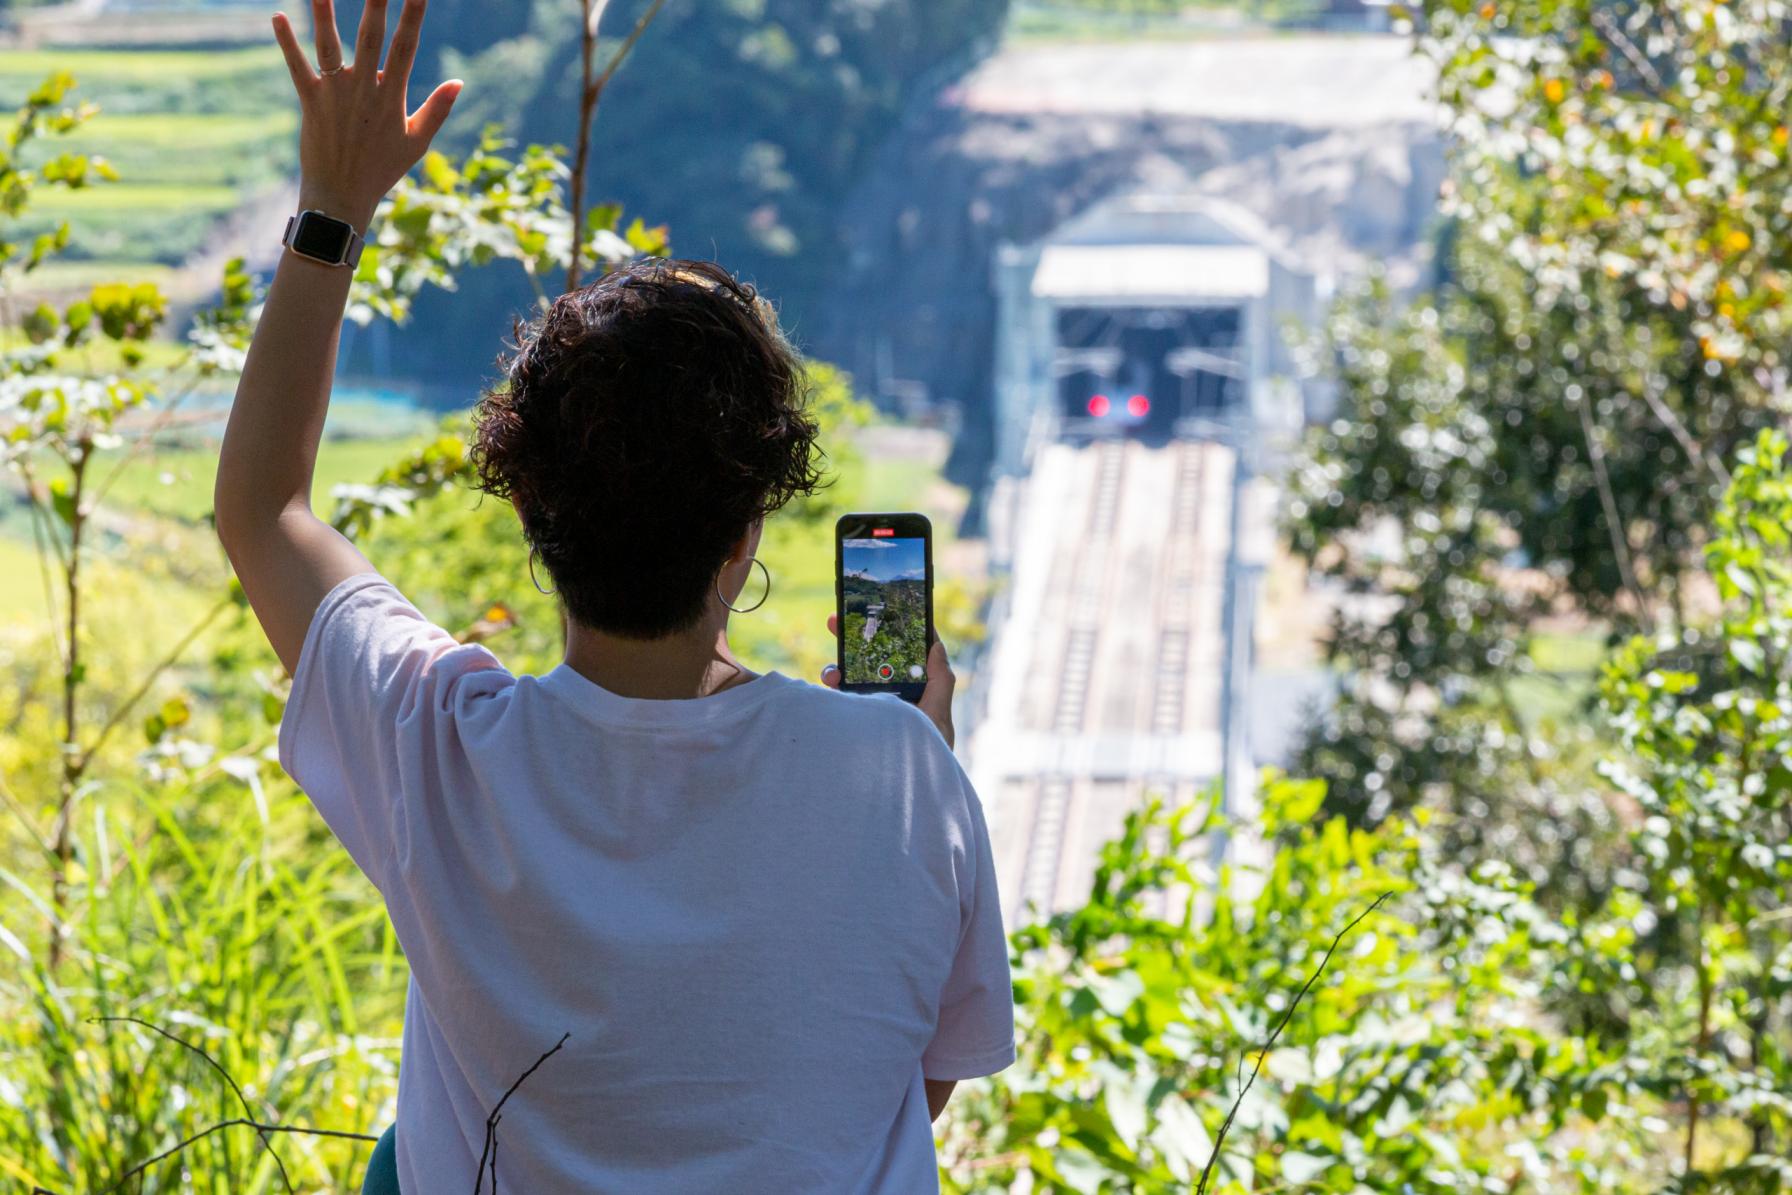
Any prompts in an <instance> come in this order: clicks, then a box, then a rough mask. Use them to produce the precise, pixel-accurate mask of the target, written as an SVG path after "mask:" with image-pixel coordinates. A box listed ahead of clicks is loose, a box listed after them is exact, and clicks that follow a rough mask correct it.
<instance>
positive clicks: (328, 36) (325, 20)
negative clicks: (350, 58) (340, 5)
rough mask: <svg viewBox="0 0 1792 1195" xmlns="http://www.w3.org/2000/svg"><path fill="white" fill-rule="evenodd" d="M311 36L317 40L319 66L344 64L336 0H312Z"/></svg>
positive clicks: (325, 69) (334, 66)
mask: <svg viewBox="0 0 1792 1195" xmlns="http://www.w3.org/2000/svg"><path fill="white" fill-rule="evenodd" d="M311 36H312V37H313V38H314V39H315V40H316V42H317V68H318V69H319V70H324V71H331V70H335V69H336V68H337V67H339V66H341V65H342V38H341V37H340V36H338V35H337V33H336V0H311Z"/></svg>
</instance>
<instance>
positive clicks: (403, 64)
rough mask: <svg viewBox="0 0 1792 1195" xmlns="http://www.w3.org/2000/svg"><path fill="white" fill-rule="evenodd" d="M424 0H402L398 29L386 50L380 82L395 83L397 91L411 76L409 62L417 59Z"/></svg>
mask: <svg viewBox="0 0 1792 1195" xmlns="http://www.w3.org/2000/svg"><path fill="white" fill-rule="evenodd" d="M425 7H427V4H426V0H404V10H403V11H402V12H400V13H399V14H398V29H397V30H396V31H395V32H394V33H393V34H392V47H391V49H389V50H387V51H386V68H385V72H384V73H383V74H382V75H381V76H380V82H381V83H382V84H384V83H397V84H398V88H399V91H400V92H402V91H403V90H404V85H405V84H406V83H408V82H409V81H410V78H411V64H412V63H414V62H416V61H417V42H418V40H419V38H420V37H421V36H422V29H423V10H424V8H425Z"/></svg>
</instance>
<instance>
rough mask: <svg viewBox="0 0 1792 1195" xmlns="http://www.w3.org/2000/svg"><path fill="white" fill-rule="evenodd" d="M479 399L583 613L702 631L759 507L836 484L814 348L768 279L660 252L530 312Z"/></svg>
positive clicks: (591, 622)
mask: <svg viewBox="0 0 1792 1195" xmlns="http://www.w3.org/2000/svg"><path fill="white" fill-rule="evenodd" d="M515 336H516V351H515V352H514V353H510V354H506V355H505V356H501V357H500V358H499V359H498V364H499V367H500V369H501V370H502V371H503V374H504V376H503V377H502V378H501V379H500V381H499V382H498V384H497V385H496V386H495V387H494V388H492V389H491V390H488V391H487V392H486V393H485V395H484V396H483V397H482V398H481V399H480V402H479V405H478V407H477V408H476V409H475V411H474V444H473V451H472V457H473V463H474V466H475V468H476V469H477V470H478V474H479V483H480V489H482V490H484V491H485V492H486V493H488V494H492V495H495V496H497V497H500V498H506V499H509V500H510V501H511V503H513V504H514V505H515V507H516V511H517V514H518V516H519V517H520V518H521V520H522V523H523V534H524V536H525V538H527V540H528V541H529V545H530V548H531V549H532V550H533V551H535V552H536V553H539V555H540V557H541V562H542V563H543V564H544V565H545V566H546V567H547V571H548V573H549V574H550V575H551V576H552V577H553V579H554V586H555V589H556V590H557V592H558V593H559V594H560V597H561V600H562V601H564V602H565V603H566V610H567V613H568V615H569V616H570V617H571V618H573V619H575V620H577V621H578V622H579V623H581V624H582V625H584V626H588V627H591V628H593V629H596V630H600V631H605V632H608V633H610V634H615V635H623V636H627V637H629V638H634V639H658V638H662V637H664V636H666V635H671V634H675V633H677V632H679V631H683V630H688V629H689V628H691V627H693V626H695V625H696V624H697V623H698V621H699V620H700V619H701V618H702V616H703V612H704V608H705V606H706V604H707V602H708V600H709V595H710V593H711V590H712V587H713V586H714V583H715V577H716V573H717V571H718V570H719V569H720V568H721V566H722V564H723V563H724V561H726V559H727V557H728V553H729V550H730V549H731V548H732V547H733V546H734V545H735V544H736V543H737V542H739V540H740V537H741V536H742V535H743V534H745V533H746V531H747V529H748V528H749V527H750V526H751V525H752V524H753V523H754V521H756V520H758V519H761V518H763V517H765V516H766V515H768V514H771V513H772V512H773V511H776V510H778V509H779V508H780V507H782V506H783V505H784V504H785V503H787V502H789V501H790V500H791V499H792V498H795V497H797V496H798V495H801V494H808V493H811V492H813V491H814V490H815V489H816V487H817V486H818V485H819V484H820V479H821V474H820V469H819V460H820V450H819V449H818V448H817V447H816V444H815V435H816V425H815V421H814V420H813V419H812V418H810V416H809V415H808V414H807V413H806V411H805V409H804V408H805V405H806V403H807V398H808V394H807V389H806V386H805V382H804V377H805V375H804V371H803V366H802V361H801V359H800V358H799V357H798V355H797V353H796V351H795V350H794V349H793V348H791V346H790V344H789V342H788V341H786V340H785V339H784V336H783V334H782V333H781V332H780V331H779V330H778V324H777V317H776V315H775V314H774V313H773V311H772V309H771V306H770V305H769V304H768V303H766V302H765V300H764V299H762V298H761V297H760V296H759V295H758V294H757V293H756V292H755V291H754V290H753V288H752V287H751V286H748V285H746V284H744V283H741V282H739V281H737V280H736V279H735V278H734V277H733V276H732V275H730V274H729V273H728V271H726V270H724V269H722V268H721V267H720V266H717V265H714V264H711V263H709V262H700V261H681V260H658V259H649V260H646V261H641V262H637V263H635V264H633V265H629V266H626V267H624V268H622V269H619V270H616V271H615V272H614V273H611V274H609V275H607V276H605V277H604V278H602V279H600V280H598V281H596V282H593V283H591V284H590V285H589V286H585V287H582V288H580V289H579V290H575V291H571V292H569V293H567V294H564V295H562V296H560V298H558V299H556V300H555V301H554V303H553V305H552V306H551V307H549V308H548V309H547V310H546V311H545V312H543V313H542V314H540V315H539V316H537V317H536V318H535V319H534V320H532V321H531V322H529V323H528V324H522V323H520V322H519V323H518V324H517V326H516V329H515Z"/></svg>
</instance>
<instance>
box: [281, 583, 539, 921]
mask: <svg viewBox="0 0 1792 1195" xmlns="http://www.w3.org/2000/svg"><path fill="white" fill-rule="evenodd" d="M471 676H480V677H481V678H485V677H490V678H492V679H494V680H496V679H498V678H500V677H501V678H502V679H503V680H506V681H507V680H509V673H507V672H505V671H504V668H503V665H501V664H500V663H499V662H498V660H497V658H496V657H494V656H493V655H492V654H491V653H490V652H489V651H486V650H485V649H484V648H483V647H477V646H471V645H463V644H461V643H459V642H457V641H456V640H455V638H454V637H453V636H452V635H450V634H449V633H448V632H447V631H444V630H443V629H442V628H441V627H438V626H436V625H434V624H433V623H431V622H430V621H429V620H428V619H427V618H425V617H424V616H423V615H422V614H421V613H419V612H418V610H417V608H416V607H415V606H413V605H411V603H410V602H408V601H406V600H405V597H404V595H403V594H401V593H399V592H398V590H397V589H396V588H394V587H393V586H392V584H391V583H390V582H388V581H387V580H386V579H385V578H384V577H381V576H380V575H379V574H378V573H361V574H358V575H356V576H353V577H349V578H347V579H346V580H344V581H342V582H341V583H340V584H338V585H337V586H336V587H335V588H334V589H332V590H331V591H330V592H329V594H328V595H326V596H325V598H324V600H323V602H322V603H320V604H319V606H318V608H317V611H316V613H314V614H313V615H312V617H311V626H310V628H309V629H308V630H307V631H306V633H305V642H304V645H303V647H302V648H301V649H300V651H299V663H298V667H297V669H296V670H295V671H294V673H293V678H292V694H291V696H290V697H289V698H288V699H287V703H286V713H285V716H284V717H283V718H282V719H281V722H280V738H279V754H280V766H281V767H283V768H285V769H286V772H287V774H288V775H289V776H291V777H292V778H293V779H294V780H295V781H297V782H298V784H299V787H300V788H302V789H304V790H305V793H306V795H307V796H309V797H310V798H311V803H312V804H313V805H315V806H317V811H318V812H319V813H320V814H322V815H323V819H324V821H325V822H326V823H327V824H328V825H329V827H330V829H331V830H332V831H333V832H334V833H335V835H336V837H337V838H338V839H339V840H340V841H341V843H342V845H343V846H344V847H346V848H347V849H348V852H349V854H350V855H351V856H353V858H354V860H355V863H356V865H358V866H359V867H360V869H361V870H362V872H363V873H365V874H366V876H367V878H368V879H370V880H372V881H373V883H374V885H375V886H376V887H378V888H379V889H381V891H385V890H386V889H387V881H388V878H389V877H390V876H391V874H392V867H393V860H394V858H395V857H396V853H397V852H398V850H400V849H401V844H402V843H403V841H404V840H405V838H406V837H407V825H406V820H405V818H406V804H407V803H406V794H407V788H414V787H415V786H416V784H417V783H418V779H419V775H420V774H421V773H422V772H424V771H425V770H426V769H430V768H440V767H441V766H443V764H444V762H445V761H444V759H443V755H444V751H445V750H446V751H450V752H451V751H452V750H453V746H454V741H455V727H454V719H455V716H456V712H457V711H456V703H457V696H464V692H462V690H464V689H465V687H466V686H465V685H464V684H463V683H462V682H463V681H464V680H466V679H467V678H468V677H471ZM480 687H481V688H487V687H490V686H489V685H482V686H480Z"/></svg>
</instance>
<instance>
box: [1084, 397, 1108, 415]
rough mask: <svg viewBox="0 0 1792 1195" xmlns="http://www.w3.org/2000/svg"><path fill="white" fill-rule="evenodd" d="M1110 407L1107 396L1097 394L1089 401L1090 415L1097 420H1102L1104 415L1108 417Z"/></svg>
mask: <svg viewBox="0 0 1792 1195" xmlns="http://www.w3.org/2000/svg"><path fill="white" fill-rule="evenodd" d="M1110 405H1111V404H1110V403H1109V402H1108V396H1107V395H1105V394H1097V395H1095V396H1094V397H1092V398H1090V399H1089V414H1091V415H1093V416H1095V418H1097V419H1100V418H1101V417H1102V416H1103V415H1106V414H1107V413H1108V408H1109V406H1110Z"/></svg>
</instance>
